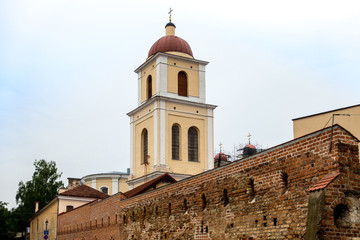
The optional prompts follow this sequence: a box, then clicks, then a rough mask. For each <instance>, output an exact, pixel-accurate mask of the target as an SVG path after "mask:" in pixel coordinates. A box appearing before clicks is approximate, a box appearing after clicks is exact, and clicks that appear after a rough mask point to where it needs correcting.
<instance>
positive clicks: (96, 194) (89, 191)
mask: <svg viewBox="0 0 360 240" xmlns="http://www.w3.org/2000/svg"><path fill="white" fill-rule="evenodd" d="M59 195H60V196H71V197H86V198H99V199H105V198H108V197H109V195H107V194H106V193H103V192H100V191H98V190H96V189H94V188H92V187H89V186H86V185H81V186H78V187H74V188H73V189H71V190H68V191H66V192H63V193H60V194H59Z"/></svg>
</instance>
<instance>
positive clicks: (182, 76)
mask: <svg viewBox="0 0 360 240" xmlns="http://www.w3.org/2000/svg"><path fill="white" fill-rule="evenodd" d="M187 85H188V82H187V76H186V73H185V72H183V71H181V72H179V74H178V94H179V96H185V97H187V96H188V86H187Z"/></svg>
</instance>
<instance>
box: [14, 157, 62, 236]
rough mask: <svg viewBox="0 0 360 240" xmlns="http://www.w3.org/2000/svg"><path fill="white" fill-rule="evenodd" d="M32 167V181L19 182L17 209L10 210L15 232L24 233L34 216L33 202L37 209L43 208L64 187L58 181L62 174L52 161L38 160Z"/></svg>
mask: <svg viewBox="0 0 360 240" xmlns="http://www.w3.org/2000/svg"><path fill="white" fill-rule="evenodd" d="M34 166H35V171H34V173H33V176H32V179H31V180H30V181H27V182H25V183H24V182H23V181H21V182H19V188H18V191H17V193H16V203H17V204H18V207H17V208H16V209H13V210H12V218H13V219H12V220H13V222H14V224H15V225H16V226H17V227H18V228H19V229H17V231H24V229H25V228H26V227H27V226H28V220H29V218H30V217H31V216H32V215H34V211H35V202H39V209H41V208H43V207H44V206H45V205H46V204H47V203H48V202H49V201H50V200H51V199H53V198H54V197H55V196H56V194H57V192H58V189H59V188H60V187H63V186H64V184H63V182H62V181H61V180H59V179H60V177H61V175H62V173H58V172H57V168H56V163H55V162H54V161H50V162H47V161H45V160H39V161H35V162H34Z"/></svg>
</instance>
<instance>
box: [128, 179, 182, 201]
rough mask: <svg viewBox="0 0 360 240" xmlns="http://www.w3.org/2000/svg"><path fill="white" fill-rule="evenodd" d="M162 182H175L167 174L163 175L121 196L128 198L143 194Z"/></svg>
mask: <svg viewBox="0 0 360 240" xmlns="http://www.w3.org/2000/svg"><path fill="white" fill-rule="evenodd" d="M162 180H167V181H169V182H171V183H174V182H176V180H175V179H174V178H173V177H172V176H170V175H169V174H168V173H164V174H163V175H161V176H159V177H157V178H154V179H153V180H151V181H148V182H146V183H144V184H142V185H140V186H137V187H136V188H134V189H131V190H130V191H127V192H124V193H123V194H124V195H125V196H126V197H128V198H130V197H133V196H135V195H137V194H140V193H143V192H145V191H146V190H148V189H150V188H152V187H154V186H156V184H157V183H159V182H160V181H162Z"/></svg>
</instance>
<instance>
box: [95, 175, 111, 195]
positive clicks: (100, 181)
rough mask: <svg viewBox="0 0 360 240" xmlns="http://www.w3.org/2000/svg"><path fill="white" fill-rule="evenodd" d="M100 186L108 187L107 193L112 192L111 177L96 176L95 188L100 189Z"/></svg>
mask: <svg viewBox="0 0 360 240" xmlns="http://www.w3.org/2000/svg"><path fill="white" fill-rule="evenodd" d="M101 187H107V188H108V194H109V195H111V194H112V178H97V179H96V190H98V191H100V192H101V190H100V188H101Z"/></svg>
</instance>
